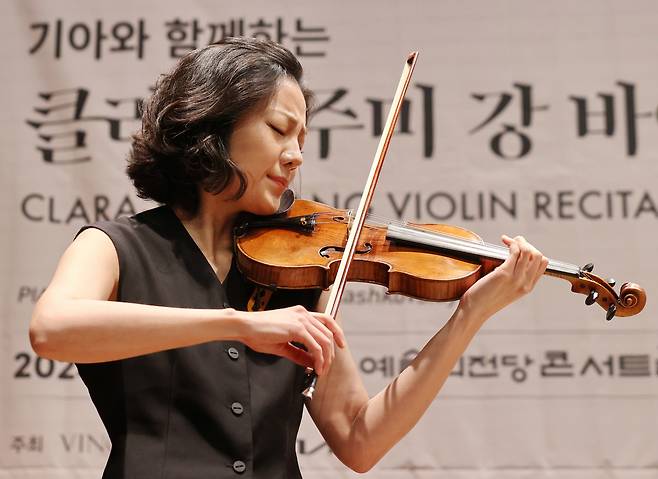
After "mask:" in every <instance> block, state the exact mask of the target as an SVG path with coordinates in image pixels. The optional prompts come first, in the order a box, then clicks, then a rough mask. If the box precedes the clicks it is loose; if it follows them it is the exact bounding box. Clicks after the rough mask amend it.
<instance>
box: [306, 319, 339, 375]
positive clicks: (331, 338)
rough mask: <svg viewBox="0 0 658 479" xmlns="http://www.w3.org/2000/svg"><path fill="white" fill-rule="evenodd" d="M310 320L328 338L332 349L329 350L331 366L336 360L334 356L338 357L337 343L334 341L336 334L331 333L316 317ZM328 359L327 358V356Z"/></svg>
mask: <svg viewBox="0 0 658 479" xmlns="http://www.w3.org/2000/svg"><path fill="white" fill-rule="evenodd" d="M310 320H311V321H312V322H313V325H314V326H315V327H316V328H317V329H318V331H320V332H321V333H322V334H324V336H325V337H326V338H327V341H329V345H330V349H329V353H330V356H329V365H330V364H331V361H333V360H334V356H335V355H336V348H335V345H336V342H335V340H334V333H332V332H331V330H330V329H329V328H328V327H326V326H325V325H324V324H323V323H322V321H320V320H319V319H317V318H316V317H315V316H313V315H310ZM325 357H326V356H325Z"/></svg>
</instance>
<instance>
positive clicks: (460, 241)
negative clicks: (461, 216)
mask: <svg viewBox="0 0 658 479" xmlns="http://www.w3.org/2000/svg"><path fill="white" fill-rule="evenodd" d="M351 214H352V212H351V211H347V212H346V214H345V217H347V218H349V217H350V215H351ZM315 217H316V220H315V222H316V224H335V223H337V222H342V221H337V220H336V218H337V217H338V218H340V215H336V213H334V212H318V213H316V214H315ZM368 219H369V220H370V222H369V223H367V224H365V225H364V227H365V228H368V227H388V226H389V225H394V226H399V227H401V228H404V229H405V230H407V231H409V232H411V233H413V231H419V232H422V233H424V234H428V235H431V236H432V237H434V238H437V239H441V240H444V241H446V242H447V244H443V245H442V246H444V247H445V248H447V249H454V250H455V251H461V252H469V253H474V254H479V255H482V256H485V257H493V258H498V259H501V258H500V256H503V258H506V257H507V256H508V255H509V248H507V247H506V246H499V245H494V244H491V243H486V242H483V241H478V240H474V239H471V238H464V237H462V236H458V235H454V234H450V233H446V232H440V233H439V232H436V231H433V230H431V229H427V228H423V227H422V226H416V225H410V224H409V223H408V222H406V221H399V220H392V219H390V218H384V217H381V216H378V215H372V214H369V215H368ZM344 222H345V223H348V222H349V221H348V220H347V219H344ZM331 236H332V235H331V234H330V235H329V239H330V240H335V241H336V242H337V243H338V242H341V241H344V239H345V238H344V234H343V233H339V234H336V235H334V236H335V237H334V238H332V237H331ZM551 268H553V269H557V270H560V271H562V272H566V273H571V274H578V273H579V272H580V268H579V267H578V266H576V265H574V264H571V263H567V262H564V261H559V260H553V259H550V260H549V269H551Z"/></svg>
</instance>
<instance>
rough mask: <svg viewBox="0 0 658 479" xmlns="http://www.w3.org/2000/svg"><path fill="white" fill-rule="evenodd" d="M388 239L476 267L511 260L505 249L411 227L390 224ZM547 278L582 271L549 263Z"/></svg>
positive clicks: (578, 274)
mask: <svg viewBox="0 0 658 479" xmlns="http://www.w3.org/2000/svg"><path fill="white" fill-rule="evenodd" d="M386 237H387V238H388V239H390V240H393V241H396V242H402V243H407V244H411V245H414V246H415V247H420V248H426V249H430V250H433V251H438V252H441V253H443V254H445V255H446V256H452V257H456V258H458V259H463V260H466V261H472V262H474V263H482V262H483V260H487V261H490V262H492V263H494V264H500V263H502V262H503V261H505V260H506V259H507V258H508V256H509V249H508V248H507V247H504V246H498V245H493V244H488V243H482V242H478V241H472V240H469V239H465V238H461V237H459V236H453V235H447V234H442V233H437V232H435V231H429V230H425V229H422V228H419V227H415V226H409V225H404V226H401V225H395V224H389V225H388V226H387V233H386ZM545 274H547V275H550V276H557V277H560V278H564V279H570V278H578V277H579V276H580V274H581V269H580V268H579V267H578V266H576V265H573V264H569V263H565V262H562V261H558V260H553V259H549V263H548V267H547V268H546V273H545Z"/></svg>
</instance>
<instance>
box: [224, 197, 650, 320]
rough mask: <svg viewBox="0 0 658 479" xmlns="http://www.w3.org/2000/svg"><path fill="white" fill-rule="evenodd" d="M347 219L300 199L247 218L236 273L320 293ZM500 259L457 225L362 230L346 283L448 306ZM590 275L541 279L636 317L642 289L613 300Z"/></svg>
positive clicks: (555, 271) (555, 269)
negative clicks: (558, 281)
mask: <svg viewBox="0 0 658 479" xmlns="http://www.w3.org/2000/svg"><path fill="white" fill-rule="evenodd" d="M352 217H353V212H350V211H344V210H339V209H334V208H331V207H329V206H327V205H323V204H321V203H316V202H313V201H307V200H296V201H295V202H294V203H293V205H292V207H291V208H290V209H289V210H288V211H287V212H286V213H283V214H281V215H277V216H273V217H267V218H259V217H252V218H250V219H248V220H246V221H245V222H243V223H242V224H241V225H240V226H238V228H236V236H235V253H236V259H237V263H238V266H239V268H240V270H241V271H242V272H243V274H244V275H245V276H246V277H248V278H249V279H250V280H251V281H253V282H254V283H257V284H260V285H262V286H266V287H271V288H284V289H309V288H322V289H327V288H328V287H329V286H330V285H331V284H333V282H334V280H335V278H336V273H337V270H338V264H339V262H340V260H341V259H342V255H343V250H344V247H345V242H346V240H347V235H348V232H349V227H350V224H351V219H352ZM508 255H509V251H508V249H507V248H506V247H503V246H497V245H492V244H487V243H484V242H483V241H482V240H481V239H480V237H479V236H478V235H476V234H475V233H473V232H471V231H468V230H466V229H463V228H460V227H458V226H450V225H442V224H412V223H399V224H396V223H383V222H378V223H377V224H373V223H366V224H365V225H364V228H363V229H362V231H361V234H360V236H359V238H358V242H357V245H356V251H355V254H354V258H353V259H352V263H351V266H350V268H349V271H348V273H347V280H348V281H360V282H365V283H374V284H379V285H382V286H385V287H386V288H388V292H389V293H399V294H403V295H406V296H410V297H413V298H418V299H423V300H428V301H453V300H456V299H459V298H460V297H461V296H462V295H463V294H464V293H465V292H466V290H467V289H468V288H469V287H470V286H471V285H473V284H474V283H475V282H476V281H477V280H478V279H479V278H481V277H482V276H483V275H485V274H486V273H488V272H490V271H491V270H493V268H494V267H495V266H497V265H498V264H500V263H502V262H503V261H504V260H505V259H506V258H507V256H508ZM592 269H593V265H591V264H588V265H586V266H584V267H578V266H576V265H573V264H569V263H565V262H562V261H557V260H549V264H548V268H547V269H546V273H545V274H546V275H549V276H555V277H558V278H562V279H565V280H567V281H569V282H570V283H571V291H573V292H574V293H580V294H584V295H586V299H585V303H586V304H588V305H591V304H594V303H597V304H599V305H600V306H601V307H602V308H603V309H605V310H606V318H607V319H608V320H611V319H612V318H613V317H614V316H632V315H634V314H637V313H639V312H640V311H642V309H643V308H644V305H645V304H646V293H645V291H644V289H643V288H641V287H640V286H638V285H637V284H634V283H624V284H623V285H622V286H621V288H620V292H619V294H617V293H616V292H615V290H614V289H613V287H614V285H615V282H614V280H607V281H606V280H603V279H602V278H600V277H599V276H597V275H595V274H593V273H592Z"/></svg>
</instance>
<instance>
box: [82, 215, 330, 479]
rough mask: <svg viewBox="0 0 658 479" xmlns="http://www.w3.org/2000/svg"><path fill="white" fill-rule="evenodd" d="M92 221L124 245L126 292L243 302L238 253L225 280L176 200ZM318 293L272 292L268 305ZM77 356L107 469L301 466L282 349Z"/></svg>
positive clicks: (137, 478)
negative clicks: (87, 360) (106, 448)
mask: <svg viewBox="0 0 658 479" xmlns="http://www.w3.org/2000/svg"><path fill="white" fill-rule="evenodd" d="M90 227H93V228H98V229H100V230H102V231H104V232H105V233H106V234H107V235H108V236H109V237H110V238H111V240H112V242H113V243H114V246H115V248H116V250H117V253H118V257H119V267H120V279H119V287H118V300H119V301H124V302H132V303H142V304H150V305H160V306H173V307H183V308H226V307H233V308H235V309H239V310H245V309H246V303H247V300H248V298H249V295H250V294H251V292H252V289H253V286H252V285H250V284H248V283H247V282H246V281H245V280H244V278H243V277H242V276H241V275H240V272H239V271H238V270H237V268H236V266H235V263H234V264H233V266H232V267H231V270H230V272H229V274H228V276H227V278H226V280H225V281H224V283H223V284H222V283H220V281H219V280H218V279H217V276H216V275H215V273H214V271H213V270H212V268H211V267H210V265H209V264H208V262H207V261H206V259H205V257H204V256H203V254H202V253H201V251H200V250H199V249H198V247H197V246H196V244H195V243H194V241H193V240H192V238H191V237H190V236H189V234H188V233H187V231H186V230H185V227H184V226H183V225H182V224H181V223H180V221H179V220H178V218H177V217H176V215H175V214H174V213H173V211H172V210H171V209H170V208H168V207H166V206H161V207H158V208H154V209H151V210H148V211H146V212H144V213H140V214H137V215H135V216H133V217H131V218H122V219H119V220H116V221H110V222H99V223H97V224H94V225H91V226H86V227H85V228H83V230H84V229H86V228H90ZM81 231H82V230H81ZM317 297H318V292H316V291H295V292H277V293H275V294H274V295H273V296H272V299H271V301H270V304H269V306H268V309H273V308H279V307H285V306H290V305H294V304H302V305H303V306H305V307H306V308H309V309H310V308H313V307H314V305H315V302H316V301H317ZM125 340H126V341H130V337H126V338H125ZM90 347H93V345H91V346H90ZM77 367H78V371H79V373H80V377H81V378H82V380H83V381H84V383H85V385H86V386H87V388H88V390H89V394H90V396H91V399H92V401H93V403H94V405H95V406H96V409H97V410H98V414H99V415H100V417H101V420H102V421H103V424H104V425H105V428H106V429H107V432H108V434H109V436H110V440H111V441H112V449H111V452H110V456H109V459H108V462H107V465H106V468H105V472H104V474H103V478H104V479H117V478H126V479H141V478H144V479H151V478H171V479H209V478H232V477H249V478H262V479H273V478H299V477H301V475H300V472H299V466H298V464H297V457H296V454H295V442H296V436H297V431H298V428H299V423H300V420H301V415H302V408H303V397H302V395H301V394H300V391H301V390H302V387H303V381H304V370H303V368H302V367H299V366H297V365H295V364H294V363H292V362H290V361H288V360H287V359H283V358H280V357H277V356H272V355H267V354H261V353H257V352H255V351H252V350H250V349H249V348H248V347H246V346H245V345H244V344H242V343H239V342H229V341H223V342H211V343H206V344H201V345H198V346H193V347H187V348H181V349H174V350H169V351H164V352H160V353H155V354H148V355H144V356H139V357H135V358H130V359H125V360H121V361H113V362H107V363H94V364H78V365H77Z"/></svg>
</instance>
